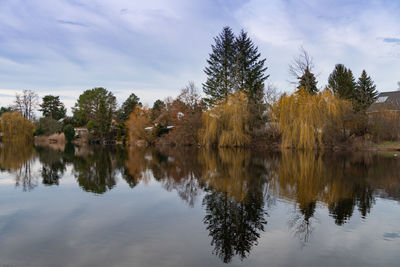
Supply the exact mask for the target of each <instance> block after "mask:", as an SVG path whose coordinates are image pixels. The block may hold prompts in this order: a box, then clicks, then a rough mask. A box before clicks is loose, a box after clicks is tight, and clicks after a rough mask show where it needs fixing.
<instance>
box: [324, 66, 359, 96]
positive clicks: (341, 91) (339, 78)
mask: <svg viewBox="0 0 400 267" xmlns="http://www.w3.org/2000/svg"><path fill="white" fill-rule="evenodd" d="M328 84H329V88H330V89H331V90H332V92H333V93H334V94H335V95H337V96H339V97H340V98H343V99H355V87H356V83H355V79H354V76H353V73H352V72H351V70H350V69H347V68H346V67H345V66H344V65H343V64H337V65H336V66H335V69H334V70H333V72H332V73H331V74H330V75H329V79H328Z"/></svg>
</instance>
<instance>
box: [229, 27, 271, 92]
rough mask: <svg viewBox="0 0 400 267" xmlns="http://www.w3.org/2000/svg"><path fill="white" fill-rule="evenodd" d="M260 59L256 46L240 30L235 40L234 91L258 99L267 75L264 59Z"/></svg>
mask: <svg viewBox="0 0 400 267" xmlns="http://www.w3.org/2000/svg"><path fill="white" fill-rule="evenodd" d="M260 57H261V54H260V53H259V52H258V48H257V46H255V45H254V43H253V41H252V40H251V39H250V38H249V37H248V35H247V33H246V32H245V31H243V30H242V31H241V32H240V34H239V36H238V37H237V38H236V39H235V65H234V83H235V84H234V86H235V91H242V92H245V93H247V95H248V96H249V97H250V98H258V99H259V97H260V95H262V94H263V93H264V81H265V80H266V79H267V78H268V76H269V75H265V71H266V70H267V67H265V66H264V64H265V58H264V59H260Z"/></svg>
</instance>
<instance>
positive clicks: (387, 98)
mask: <svg viewBox="0 0 400 267" xmlns="http://www.w3.org/2000/svg"><path fill="white" fill-rule="evenodd" d="M382 110H398V111H400V91H393V92H384V93H380V94H379V95H378V96H377V97H376V99H375V102H374V103H372V105H371V106H370V107H369V108H368V109H367V113H372V112H379V111H382Z"/></svg>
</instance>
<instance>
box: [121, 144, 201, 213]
mask: <svg viewBox="0 0 400 267" xmlns="http://www.w3.org/2000/svg"><path fill="white" fill-rule="evenodd" d="M125 166H126V169H127V170H128V173H129V176H130V177H131V180H130V181H127V182H128V183H131V184H137V183H139V182H143V183H147V182H149V181H150V179H151V177H154V179H155V180H156V181H158V182H160V184H161V185H162V186H163V187H164V188H165V189H166V190H168V191H172V190H175V191H176V192H177V193H178V195H179V196H180V198H181V199H183V200H184V201H185V202H187V203H188V204H189V206H191V207H193V205H194V203H195V201H196V197H197V196H198V195H199V189H200V185H199V183H198V182H199V179H198V177H200V176H201V174H200V172H201V168H200V167H199V164H198V162H197V150H196V149H189V148H185V147H183V148H152V149H141V148H130V149H129V151H128V158H127V160H126V161H125ZM151 174H152V176H151Z"/></svg>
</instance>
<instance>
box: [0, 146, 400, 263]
mask: <svg viewBox="0 0 400 267" xmlns="http://www.w3.org/2000/svg"><path fill="white" fill-rule="evenodd" d="M33 158H35V159H38V160H39V162H40V164H41V166H40V167H41V172H40V175H41V177H42V181H41V182H42V184H44V185H46V186H57V185H59V184H60V183H59V181H60V179H62V177H63V175H64V172H65V170H66V166H67V165H69V166H71V169H72V174H73V175H74V177H75V180H76V183H77V184H78V185H79V187H80V188H81V189H82V190H84V191H86V192H90V193H93V194H105V193H106V192H109V191H111V190H113V189H114V188H115V187H117V186H118V184H117V183H118V179H119V180H124V181H125V182H126V183H127V184H128V185H129V186H130V187H131V188H134V187H136V186H137V185H138V184H139V183H142V184H144V185H145V184H147V183H149V182H151V183H152V184H153V182H156V183H158V184H159V185H160V186H161V187H162V188H163V189H165V190H167V191H169V192H174V193H176V194H177V195H178V196H179V198H180V199H182V200H183V202H184V203H185V204H186V205H187V206H189V207H194V206H195V205H196V203H197V204H201V205H202V207H203V208H204V210H205V215H204V218H203V223H204V224H205V228H206V229H207V231H208V233H209V235H210V241H211V243H212V246H213V248H214V253H215V254H216V255H217V256H218V257H219V258H220V259H221V260H222V261H224V262H229V261H231V260H232V258H233V257H238V258H240V259H245V258H246V257H248V255H249V254H250V252H251V250H252V248H254V247H255V246H256V245H257V242H258V239H259V237H260V236H261V233H262V232H263V231H264V228H267V227H268V224H267V221H266V220H267V219H268V214H269V211H270V208H271V207H272V206H274V205H275V201H276V199H277V198H279V199H285V200H287V203H291V204H292V205H293V209H291V210H290V215H289V218H288V220H287V224H288V226H289V228H290V230H291V232H292V233H293V234H294V236H296V238H298V239H299V240H300V241H301V242H302V244H306V243H307V242H309V240H310V238H312V233H313V229H314V228H316V227H318V224H316V223H315V222H316V221H318V220H317V219H318V218H316V217H315V213H316V212H315V211H316V209H317V207H322V208H323V209H326V210H327V211H328V212H329V215H330V216H331V220H332V221H333V222H334V223H335V224H336V225H337V226H342V225H343V224H345V223H347V222H348V221H349V220H350V219H351V218H352V217H353V216H354V214H357V213H359V214H360V216H361V217H363V218H367V217H368V216H369V213H370V212H371V210H372V209H373V208H374V205H375V199H376V197H377V196H381V197H383V198H389V199H395V200H397V201H399V200H400V173H399V172H398V169H399V167H400V161H399V160H397V159H395V158H391V157H382V156H381V155H376V154H368V153H353V154H348V153H332V154H328V153H326V154H319V153H315V152H313V151H308V152H306V151H302V152H298V151H297V152H294V151H286V152H284V153H275V154H271V153H262V152H258V151H251V150H244V149H218V150H207V149H202V148H200V149H199V148H184V149H182V148H170V147H164V148H162V149H156V148H130V149H129V150H125V149H124V148H123V147H118V146H107V147H103V146H81V147H75V146H66V147H65V148H64V149H63V150H59V149H57V148H56V149H53V148H52V147H51V146H45V147H35V148H33V147H30V146H23V147H21V148H19V146H5V145H2V146H0V167H1V168H2V169H1V171H9V172H11V173H14V174H16V175H15V181H16V183H17V184H18V185H21V187H23V188H24V190H31V189H32V188H33V187H34V186H35V185H36V183H37V181H36V180H35V179H33V178H32V174H31V171H30V164H31V162H32V159H33ZM35 166H36V165H35ZM5 167H7V168H5ZM17 173H18V175H17ZM35 181H36V182H35ZM134 193H135V191H134V190H132V194H134ZM289 205H290V204H289Z"/></svg>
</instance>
